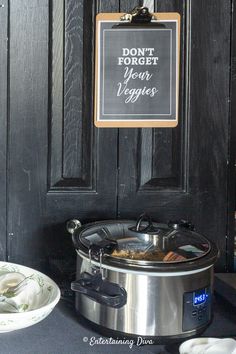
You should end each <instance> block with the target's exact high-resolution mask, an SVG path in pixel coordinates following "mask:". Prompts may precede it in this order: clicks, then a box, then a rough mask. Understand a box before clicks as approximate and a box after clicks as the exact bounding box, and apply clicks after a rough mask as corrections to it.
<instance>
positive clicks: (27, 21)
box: [0, 0, 231, 273]
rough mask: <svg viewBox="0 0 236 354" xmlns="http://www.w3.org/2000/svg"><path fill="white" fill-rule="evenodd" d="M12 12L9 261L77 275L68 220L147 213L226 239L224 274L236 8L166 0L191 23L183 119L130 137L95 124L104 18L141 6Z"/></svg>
mask: <svg viewBox="0 0 236 354" xmlns="http://www.w3.org/2000/svg"><path fill="white" fill-rule="evenodd" d="M149 3H151V2H150V1H149ZM5 4H6V6H5V7H4V9H1V11H2V10H3V11H2V12H1V16H2V17H3V19H5V23H6V25H5V26H3V30H5V34H4V32H3V40H2V41H1V48H3V49H4V48H5V51H2V52H1V51H0V58H2V62H1V69H0V72H1V74H2V73H4V74H3V78H4V83H5V84H3V83H2V81H1V82H0V85H3V87H2V89H3V90H2V93H1V97H0V98H1V99H0V102H2V103H3V105H2V107H1V110H2V111H1V112H3V116H1V117H0V119H2V117H3V121H2V120H1V127H3V128H2V129H0V131H1V133H0V134H1V135H0V136H1V137H2V139H0V140H1V141H0V144H1V151H2V152H3V153H2V155H0V159H2V161H0V163H1V166H4V168H3V172H4V173H3V174H2V176H1V188H2V189H3V194H2V195H3V197H2V199H1V201H0V206H1V208H2V209H1V216H2V218H1V223H0V227H1V230H2V233H1V236H0V237H1V246H2V252H1V254H2V257H3V258H4V257H7V259H8V260H9V261H12V262H20V263H24V264H27V265H29V266H34V267H36V268H41V269H48V267H49V269H50V270H52V271H53V270H55V269H56V270H59V271H61V272H62V273H63V272H64V273H66V272H67V271H68V272H71V269H72V267H73V264H74V263H73V262H72V261H71V260H72V259H73V260H74V258H75V252H74V250H73V247H72V245H71V239H70V236H69V235H68V234H67V233H66V230H65V221H66V220H67V219H69V218H72V217H78V218H79V219H80V220H81V221H82V222H87V221H89V220H90V221H91V220H99V219H108V218H116V217H122V218H123V217H125V218H127V217H132V218H135V217H137V216H138V215H139V213H141V212H143V211H146V212H148V213H150V214H151V216H153V217H154V218H155V219H158V220H164V221H166V220H169V219H178V218H186V219H189V220H191V221H192V222H193V223H194V224H195V225H196V229H197V230H198V231H199V232H203V233H204V234H206V236H208V237H210V238H212V239H214V240H215V241H216V242H217V243H218V245H219V247H220V249H221V258H220V261H219V263H218V269H221V270H224V269H225V266H226V251H227V237H226V235H227V227H228V225H227V216H228V211H227V193H228V185H227V161H228V143H229V141H228V136H229V124H228V123H229V84H230V82H229V78H230V73H229V66H230V46H231V43H230V20H231V0H184V1H183V0H175V1H173V0H159V1H156V3H155V6H156V10H157V11H177V12H179V13H180V14H181V16H182V34H181V63H182V64H181V88H180V103H181V104H180V115H179V116H180V123H179V126H178V127H177V128H173V129H119V130H118V129H96V128H94V126H93V113H92V112H93V94H92V91H93V70H94V69H93V66H94V52H93V51H94V49H93V48H94V46H93V43H94V17H95V14H96V12H99V11H100V12H119V11H121V12H125V11H127V10H130V9H132V8H133V7H134V6H136V5H137V4H138V1H133V0H129V1H124V0H120V1H119V0H104V1H95V0H86V1H82V0H65V1H64V0H51V1H50V0H40V1H39V0H30V1H29V0H11V1H10V2H9V4H10V7H9V17H8V11H7V4H8V2H7V1H6V2H5ZM7 20H8V25H7ZM1 23H3V24H4V22H1ZM7 29H8V36H9V41H8V45H7V44H6V43H7V42H6V37H7ZM4 46H5V47H4ZM7 49H8V51H7ZM4 53H5V54H4ZM7 59H8V61H7ZM4 65H5V66H4ZM1 77H2V76H1ZM4 94H5V96H6V95H8V101H7V102H8V103H7V105H6V104H5V105H4V103H5V102H6V97H5V96H4ZM7 108H8V109H7ZM4 118H5V119H4ZM6 161H7V162H6ZM4 186H5V188H4ZM5 228H7V232H6V233H5V232H4V231H5ZM45 267H46V268H45Z"/></svg>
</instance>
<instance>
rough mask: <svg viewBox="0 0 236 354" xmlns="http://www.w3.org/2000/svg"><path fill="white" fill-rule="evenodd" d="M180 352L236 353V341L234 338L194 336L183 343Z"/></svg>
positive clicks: (196, 353)
mask: <svg viewBox="0 0 236 354" xmlns="http://www.w3.org/2000/svg"><path fill="white" fill-rule="evenodd" d="M179 352H180V354H236V341H235V340H234V339H232V338H224V339H219V338H194V339H190V340H187V341H186V342H184V343H182V344H181V346H180V347H179Z"/></svg>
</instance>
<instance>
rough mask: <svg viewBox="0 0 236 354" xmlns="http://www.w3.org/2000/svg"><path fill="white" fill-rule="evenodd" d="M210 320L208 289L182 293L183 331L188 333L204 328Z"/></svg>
mask: <svg viewBox="0 0 236 354" xmlns="http://www.w3.org/2000/svg"><path fill="white" fill-rule="evenodd" d="M210 318H211V293H210V288H202V289H198V290H195V291H193V292H188V293H184V297H183V331H190V330H193V329H196V328H198V327H201V326H204V325H205V324H207V323H208V322H209V321H210Z"/></svg>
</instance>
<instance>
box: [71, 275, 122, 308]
mask: <svg viewBox="0 0 236 354" xmlns="http://www.w3.org/2000/svg"><path fill="white" fill-rule="evenodd" d="M71 289H72V290H73V291H76V292H78V293H80V294H83V295H86V296H88V297H89V298H90V299H92V300H94V301H96V302H98V303H99V304H101V305H106V306H109V307H114V308H117V309H118V308H121V307H122V306H124V305H125V304H126V302H127V293H126V291H125V289H124V288H122V287H120V286H119V284H116V283H112V282H109V281H108V280H106V279H102V275H101V274H100V273H97V274H90V273H87V272H84V273H82V274H81V277H80V278H79V279H78V280H76V281H73V282H72V283H71Z"/></svg>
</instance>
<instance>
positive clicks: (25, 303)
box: [0, 272, 41, 313]
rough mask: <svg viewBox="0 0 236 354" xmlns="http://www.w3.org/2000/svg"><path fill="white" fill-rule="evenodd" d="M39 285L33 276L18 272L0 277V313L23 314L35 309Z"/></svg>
mask: <svg viewBox="0 0 236 354" xmlns="http://www.w3.org/2000/svg"><path fill="white" fill-rule="evenodd" d="M40 290H41V289H40V284H39V282H37V279H35V278H34V276H33V275H32V276H30V277H25V276H24V275H23V274H22V273H19V272H9V273H4V274H2V275H0V313H6V312H25V311H30V310H33V309H35V308H37V305H38V298H39V296H38V295H39V293H40Z"/></svg>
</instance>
